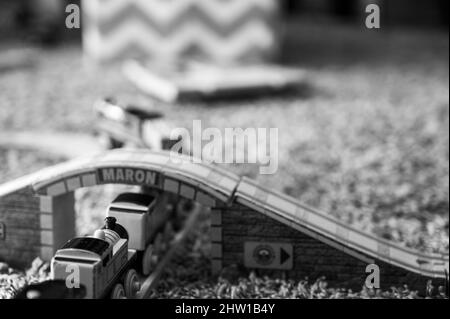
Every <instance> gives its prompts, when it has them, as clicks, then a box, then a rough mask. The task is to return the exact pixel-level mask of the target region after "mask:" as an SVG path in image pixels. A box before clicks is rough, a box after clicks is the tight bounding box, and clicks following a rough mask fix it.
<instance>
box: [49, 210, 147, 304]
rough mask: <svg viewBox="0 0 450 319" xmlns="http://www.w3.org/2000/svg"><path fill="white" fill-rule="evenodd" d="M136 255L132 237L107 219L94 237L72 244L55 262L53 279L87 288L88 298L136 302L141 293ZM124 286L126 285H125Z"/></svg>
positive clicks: (63, 250)
mask: <svg viewBox="0 0 450 319" xmlns="http://www.w3.org/2000/svg"><path fill="white" fill-rule="evenodd" d="M135 260H136V251H134V250H129V249H128V233H127V231H126V230H125V228H124V227H122V226H121V225H120V224H117V223H116V219H115V218H114V217H108V218H106V222H105V226H104V227H103V228H102V229H99V230H97V231H95V234H94V236H92V237H78V238H73V239H71V240H69V241H68V242H67V243H66V244H65V245H64V246H63V247H62V248H61V249H59V250H58V251H57V252H56V254H55V256H54V257H53V259H52V262H51V271H52V278H53V279H56V280H57V279H62V280H66V283H67V284H68V285H73V286H74V287H75V288H76V286H77V285H79V284H81V285H83V286H85V287H86V298H103V297H106V295H107V294H108V293H110V294H111V297H112V298H121V297H128V298H132V297H134V296H135V295H136V293H137V291H138V290H139V288H140V287H139V281H138V278H137V275H136V271H135V270H134V269H132V268H131V267H132V266H133V264H134V262H135ZM122 282H123V284H122Z"/></svg>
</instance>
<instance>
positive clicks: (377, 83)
mask: <svg viewBox="0 0 450 319" xmlns="http://www.w3.org/2000/svg"><path fill="white" fill-rule="evenodd" d="M93 1H94V0H93ZM253 2H255V1H253ZM262 2H263V3H265V4H266V5H265V7H264V8H265V9H264V10H261V11H260V13H257V14H255V13H245V14H243V15H242V16H240V17H239V21H240V22H238V23H236V25H238V26H237V27H236V25H231V26H226V25H227V23H226V22H227V21H225V22H224V21H222V23H223V24H220V23H219V24H217V23H216V22H214V14H213V15H211V17H213V18H209V19H208V18H205V21H208V22H207V23H206V25H205V26H204V30H211V28H213V27H211V26H215V27H214V28H215V29H214V30H213V31H214V32H215V33H214V34H219V35H221V34H225V37H226V36H227V35H228V36H229V35H230V34H232V35H233V36H235V34H237V37H240V35H239V34H244V36H242V37H241V38H240V41H236V42H235V43H237V44H236V48H237V49H236V50H237V51H236V52H239V54H241V53H244V54H243V55H245V56H246V57H248V56H251V59H256V60H252V61H258V63H262V64H265V63H278V64H282V65H284V66H287V67H290V68H300V69H301V70H303V71H304V72H306V80H307V84H308V88H309V89H308V92H307V93H305V92H303V94H295V95H286V96H269V97H266V98H264V99H242V100H238V101H235V100H234V101H228V100H223V101H219V102H216V103H214V104H210V103H208V102H204V101H192V102H187V103H173V104H167V103H161V102H159V101H156V100H154V99H151V98H149V97H148V96H146V95H145V94H142V92H140V91H139V90H138V89H136V88H135V87H134V86H133V85H131V84H130V83H129V82H128V81H127V80H125V79H124V76H123V74H122V73H121V72H120V68H117V67H115V66H114V63H113V64H106V65H103V64H102V63H91V62H92V61H93V60H94V61H95V62H99V61H100V60H104V58H105V57H107V58H106V59H105V60H109V57H111V56H114V57H117V56H118V57H121V56H125V55H129V54H131V55H133V54H134V53H136V52H140V50H144V51H145V52H144V53H146V54H150V53H149V52H151V53H152V54H153V53H155V54H158V48H161V47H164V46H165V45H166V44H167V43H168V44H167V45H168V47H169V48H170V47H171V45H172V44H173V42H171V41H175V40H173V38H172V36H177V34H178V32H182V31H177V28H176V27H175V28H171V27H170V26H167V25H166V26H161V25H159V24H158V22H155V21H160V20H161V21H162V20H164V19H163V17H162V15H161V16H157V15H154V21H153V22H152V21H151V22H149V23H146V24H145V25H146V26H147V27H148V28H153V29H154V30H156V31H155V32H154V33H153V34H155V33H156V34H158V36H155V37H153V38H152V39H153V40H152V41H153V42H150V45H145V46H138V47H136V48H134V47H133V48H131V49H130V47H129V46H127V45H122V46H121V45H119V44H117V45H116V42H114V41H110V42H102V41H103V40H104V38H105V37H107V36H108V35H109V36H110V35H111V33H114V32H115V31H114V29H115V27H116V26H117V25H118V24H120V21H121V20H123V19H125V20H126V19H128V18H129V17H128V16H135V15H138V16H139V14H137V13H136V12H134V13H133V12H132V11H127V12H128V13H126V14H123V15H121V14H120V15H119V16H118V17H114V10H113V9H111V10H109V11H108V10H106V11H108V12H106V11H102V9H101V8H100V9H99V8H97V9H95V8H93V9H92V8H90V9H92V10H93V11H91V12H90V13H91V14H89V15H87V16H85V17H84V18H85V19H84V20H83V21H82V29H81V30H78V29H67V28H66V27H65V24H64V21H65V18H66V13H65V12H64V9H65V5H66V3H68V2H66V1H63V0H61V1H58V0H55V1H53V0H32V1H26V0H21V1H18V0H0V181H6V180H9V179H12V178H15V177H18V176H21V175H24V174H26V173H30V172H32V171H35V170H37V169H39V168H41V167H45V166H47V165H49V164H50V163H55V162H59V161H61V160H63V158H62V157H61V156H59V155H54V154H50V153H49V152H47V151H42V150H35V149H29V148H25V147H23V146H17V143H14V139H12V138H11V136H14V134H16V136H21V137H22V138H23V139H26V137H23V136H24V134H25V135H26V134H28V135H26V136H33V137H34V139H36V141H35V142H36V143H35V144H39V143H38V140H40V143H41V144H42V143H44V144H45V143H46V142H47V140H46V139H45V138H49V139H51V137H52V136H64V137H67V139H66V141H67V142H66V143H65V144H66V145H69V146H70V145H80V144H77V142H79V141H80V139H82V140H83V141H84V139H83V138H85V137H86V135H91V133H92V132H93V130H94V129H93V128H94V127H95V122H96V119H95V117H94V115H93V112H92V105H93V103H94V102H95V101H96V100H97V99H98V98H102V97H105V96H111V95H113V96H114V97H117V98H118V99H119V100H122V101H131V100H132V101H133V102H134V101H137V103H141V104H143V105H146V106H147V107H148V108H150V109H155V110H158V111H160V112H163V113H164V114H165V117H166V118H167V119H168V120H170V121H171V122H172V123H174V125H176V126H178V127H186V128H191V127H192V120H194V119H200V120H202V121H203V124H204V127H217V128H219V129H223V128H225V127H230V126H232V127H243V128H246V127H266V128H268V127H278V128H279V137H280V140H279V155H280V160H279V170H278V172H277V174H276V175H273V176H263V175H259V174H258V167H256V166H252V165H240V166H237V165H229V168H230V169H231V170H233V171H234V172H236V173H238V174H241V175H246V176H249V177H252V178H255V179H257V180H258V181H260V182H261V183H264V184H265V185H267V186H269V187H273V188H275V189H277V190H280V191H282V192H285V193H287V194H289V195H292V196H294V197H296V198H298V199H300V200H302V201H304V202H306V203H308V204H310V205H312V206H314V207H317V208H319V209H321V210H323V211H326V212H328V213H330V214H332V215H334V216H336V217H338V218H340V219H341V220H344V221H345V222H348V223H349V224H352V225H354V226H355V227H357V228H359V229H363V230H365V231H367V232H370V233H373V234H375V235H378V236H382V237H384V238H388V239H390V240H394V241H396V242H398V243H401V244H402V245H405V246H408V247H414V248H417V249H420V250H422V251H435V252H438V251H445V252H447V253H448V247H449V246H448V241H449V236H448V229H449V224H448V219H449V130H448V127H449V35H448V1H446V0H428V1H425V0H394V1H392V0H390V1H388V0H372V1H369V0H339V1H332V0H285V1H280V2H277V1H272V4H270V2H271V1H270V0H269V1H266V0H264V1H262ZM70 3H77V2H76V1H70ZM368 3H377V4H378V5H379V6H380V8H381V28H380V29H367V28H366V26H365V18H366V15H367V14H366V13H365V6H366V5H367V4H368ZM250 11H252V10H250ZM250 11H249V12H250ZM111 12H112V13H111ZM118 12H123V11H121V10H119V11H118ZM109 14H111V16H110V17H108V15H109ZM190 14H192V13H189V14H187V15H188V17H185V18H183V19H186V20H189V19H191V18H192V17H189V15H190ZM246 14H248V15H249V18H248V19H253V20H256V21H258V23H257V24H255V25H257V26H258V27H253V28H252V29H251V32H250V31H248V30H247V31H246V32H247V33H248V34H247V35H245V34H246V33H245V32H241V31H240V30H241V29H242V28H241V27H240V26H244V25H246V23H245V22H246V21H247V20H246ZM102 15H104V16H106V17H107V18H108V19H104V20H102V19H101V18H100V16H102ZM193 16H194V18H192V19H194V21H195V14H193ZM250 17H251V18H250ZM138 18H139V19H145V17H142V16H139V17H138ZM102 21H103V22H102ZM208 23H209V25H208ZM222 27H223V28H224V30H222V29H221V28H222ZM259 27H261V28H264V30H266V31H267V30H268V31H267V32H266V31H264V32H262V31H261V30H262V29H261V30H259V29H258V28H259ZM83 28H85V30H83ZM166 28H168V29H169V31H170V32H169V31H167V29H166ZM88 29H89V30H90V31H89V30H88ZM111 30H113V31H111ZM258 30H259V31H258ZM82 32H84V34H85V36H84V39H83V40H82ZM89 32H91V33H90V36H89V37H86V34H88V33H89ZM168 32H169V33H170V34H172V35H168ZM118 33H119V32H118ZM124 34H125V36H124V35H123V34H122V35H121V36H120V37H117V39H116V40H115V41H117V43H119V42H120V41H124V42H123V43H127V42H126V40H124V39H125V38H126V37H127V35H129V36H131V33H124ZM92 35H94V36H92ZM105 35H106V36H105ZM190 36H192V35H190ZM218 37H219V36H218ZM87 38H88V42H86V39H87ZM102 39H103V40H102ZM155 39H156V40H155ZM169 39H172V40H169ZM211 39H212V40H211V41H213V42H214V41H216V40H214V39H215V38H214V37H213V36H211ZM219 39H220V37H219ZM141 40H142V39H141ZM194 40H196V39H195V38H194ZM83 41H84V43H85V47H84V50H83V47H82V42H83ZM179 41H181V40H179ZM143 42H145V40H144V41H143ZM249 42H252V43H253V44H255V45H254V46H253V47H252V46H251V45H249V46H246V45H245V43H249ZM86 43H88V45H87V46H86ZM187 43H188V42H187ZM214 43H216V44H215V45H220V41H216V42H214ZM242 43H244V44H242ZM89 45H91V46H89ZM202 45H203V47H202V48H201V49H202V50H203V54H204V55H208V56H209V57H210V60H212V61H214V59H215V58H217V57H218V60H221V59H223V58H224V55H221V54H222V53H223V50H218V49H217V47H216V46H215V45H214V46H212V45H210V44H208V43H206V44H205V43H204V42H202V44H201V45H200V46H202ZM143 47H144V49H143ZM167 50H169V49H167ZM227 50H228V51H227V52H228V53H229V54H228V55H227V56H225V57H226V58H227V59H228V61H227V62H230V60H233V59H234V58H235V57H236V56H237V55H234V51H233V50H232V49H230V48H228V49H227ZM116 51H117V52H116ZM181 51H183V53H186V52H188V53H192V51H195V52H196V56H198V51H199V45H198V44H197V45H196V48H195V50H193V48H192V46H191V45H190V44H188V45H186V49H185V50H184V49H183V50H180V52H181ZM200 51H201V50H200ZM164 52H169V51H164ZM205 52H206V53H205ZM178 53H179V52H178V51H177V52H176V54H178ZM176 54H175V55H176ZM211 57H212V58H211ZM181 58H183V57H181ZM246 61H248V60H246V59H243V60H242V61H241V60H239V59H238V58H236V61H231V62H236V63H238V65H239V63H241V65H246V63H247V62H246ZM108 62H109V61H108ZM220 62H223V61H220ZM116 66H117V65H116ZM11 134H12V135H11ZM2 135H3V136H8V138H7V141H5V139H6V138H3V140H2ZM44 135H45V138H44V137H42V136H44ZM17 140H19V138H17ZM42 141H43V142H42ZM30 144H33V143H28V144H27V145H30ZM47 144H48V145H49V144H51V141H50V140H49V141H48V143H47ZM83 145H84V144H83ZM66 148H67V147H66ZM75 149H78V150H79V153H80V155H83V154H84V152H85V150H84V149H83V147H79V148H75ZM86 149H87V146H86ZM96 192H100V193H101V192H104V190H96ZM97 195H98V194H97ZM97 195H95V196H94V198H96V199H97V198H100V196H97ZM90 196H92V194H91V195H89V194H81V195H80V198H83V199H84V200H83V201H80V202H79V212H80V216H81V219H80V220H79V222H78V227H79V232H80V233H85V232H86V233H87V232H90V231H91V229H95V228H96V225H95V224H96V223H98V222H100V220H101V216H102V213H98V214H97V215H96V214H95V213H93V212H95V211H96V210H95V209H96V208H95V206H96V205H97V204H99V203H98V202H99V201H98V200H96V201H95V202H94V201H89V197H90ZM104 201H105V203H103V204H104V205H106V203H107V198H106V197H105V199H104ZM83 211H88V212H89V214H87V213H86V214H83ZM97 211H99V210H98V209H97ZM204 242H207V240H205V241H204ZM198 246H199V247H201V245H198ZM202 249H203V248H202ZM202 249H201V250H202Z"/></svg>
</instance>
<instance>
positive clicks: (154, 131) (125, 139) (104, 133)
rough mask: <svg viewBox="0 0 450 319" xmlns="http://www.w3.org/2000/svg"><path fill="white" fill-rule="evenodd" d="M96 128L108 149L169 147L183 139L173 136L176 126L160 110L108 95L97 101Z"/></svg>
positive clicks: (161, 148)
mask: <svg viewBox="0 0 450 319" xmlns="http://www.w3.org/2000/svg"><path fill="white" fill-rule="evenodd" d="M94 111H95V114H96V119H97V126H96V131H97V133H98V136H99V139H100V141H101V143H102V145H104V147H105V148H106V149H115V148H121V147H124V146H133V147H138V148H148V149H152V150H170V149H171V148H172V146H173V145H175V144H176V143H178V142H179V141H180V139H181V137H180V136H179V137H178V138H176V139H172V138H171V133H172V129H173V127H171V125H170V124H169V123H168V122H167V121H165V120H164V115H163V114H162V113H160V112H158V111H154V110H148V109H146V108H144V107H140V106H137V105H126V106H122V105H120V104H118V103H117V102H116V101H115V100H114V99H112V98H107V99H104V100H100V101H98V102H96V103H95V104H94Z"/></svg>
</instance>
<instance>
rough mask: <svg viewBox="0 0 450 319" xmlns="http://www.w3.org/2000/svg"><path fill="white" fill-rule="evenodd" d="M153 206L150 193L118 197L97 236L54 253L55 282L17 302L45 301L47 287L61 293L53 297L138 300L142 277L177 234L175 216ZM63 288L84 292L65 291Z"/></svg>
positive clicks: (76, 240)
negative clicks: (25, 299)
mask: <svg viewBox="0 0 450 319" xmlns="http://www.w3.org/2000/svg"><path fill="white" fill-rule="evenodd" d="M155 203H156V198H155V196H152V195H148V194H141V193H124V194H121V195H119V196H118V197H117V198H116V199H115V200H114V201H113V202H112V203H111V205H110V206H109V208H108V214H107V215H108V216H107V217H106V219H105V225H104V226H103V227H102V228H101V229H97V230H96V231H95V232H94V234H93V236H86V237H76V238H73V239H71V240H69V241H68V242H67V243H66V244H65V245H64V246H63V247H62V248H61V249H59V250H57V251H56V253H55V255H54V257H53V258H52V261H51V277H52V281H51V282H44V283H42V284H41V285H33V286H30V287H26V288H25V289H24V291H22V292H20V293H19V294H18V298H41V297H42V291H46V292H48V291H49V288H52V289H55V291H56V292H57V293H58V294H59V295H54V296H53V298H58V297H63V296H84V297H85V298H94V299H97V298H107V297H110V298H112V299H121V298H135V297H136V295H137V293H138V291H139V290H140V288H141V285H140V281H139V275H138V273H140V274H141V275H143V276H148V275H149V274H150V273H151V271H152V269H153V267H154V266H155V265H156V264H157V262H158V257H160V256H161V254H163V253H164V251H165V250H166V249H167V247H168V245H169V243H170V241H171V239H172V237H173V234H174V232H173V228H172V223H171V219H172V218H173V217H174V216H173V215H174V214H173V213H172V214H170V213H168V212H166V211H165V210H164V209H155ZM72 272H73V273H72ZM75 273H76V276H78V278H75V277H73V281H72V278H71V277H70V276H71V275H72V274H75ZM69 277H70V278H69ZM58 283H59V284H58ZM64 283H65V285H66V286H67V287H68V288H73V289H75V290H77V289H82V292H80V293H73V292H72V293H68V292H65V291H64V288H63V287H62V288H61V286H63V284H64ZM44 286H45V289H43V287H44ZM55 287H56V288H55ZM70 290H72V289H69V290H68V291H70ZM63 292H64V293H63Z"/></svg>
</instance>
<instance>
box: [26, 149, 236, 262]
mask: <svg viewBox="0 0 450 319" xmlns="http://www.w3.org/2000/svg"><path fill="white" fill-rule="evenodd" d="M239 181H240V178H239V177H238V176H237V175H234V174H231V173H229V172H227V171H224V170H223V169H220V168H218V167H216V166H212V165H208V164H205V163H202V162H200V161H195V160H194V159H192V158H191V157H187V156H184V155H178V154H173V153H172V154H171V153H167V152H161V153H158V152H149V151H146V150H115V151H111V152H108V153H105V154H101V155H98V156H95V157H88V158H83V159H79V160H75V161H71V162H68V163H63V164H60V165H57V166H53V167H51V168H48V169H45V170H43V171H40V172H39V174H38V175H37V176H36V177H35V178H34V179H33V181H32V183H31V187H32V190H33V192H34V193H35V194H36V195H38V198H39V201H40V204H39V208H40V220H41V245H42V246H41V248H40V250H41V251H40V255H41V258H43V259H46V260H49V259H50V258H51V257H52V256H53V254H54V252H55V250H56V249H57V248H58V247H60V246H61V245H62V244H64V243H65V242H66V241H67V240H68V239H70V238H71V237H73V236H74V235H75V208H74V202H75V201H74V192H75V191H76V190H78V189H82V188H88V187H94V186H98V185H111V184H117V185H130V186H140V187H143V188H148V189H153V190H157V191H161V192H164V193H172V194H175V195H177V196H179V198H184V199H188V200H193V201H196V202H198V203H200V204H201V205H203V206H206V207H209V208H212V209H213V208H214V207H216V206H224V205H226V204H227V203H228V201H229V200H230V199H231V198H232V195H233V193H234V191H235V189H236V188H237V185H238V183H239ZM213 233H214V229H213ZM218 249H220V247H217V249H216V250H218ZM217 254H220V253H217ZM220 267H221V265H217V267H216V268H217V269H219V268H220Z"/></svg>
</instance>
